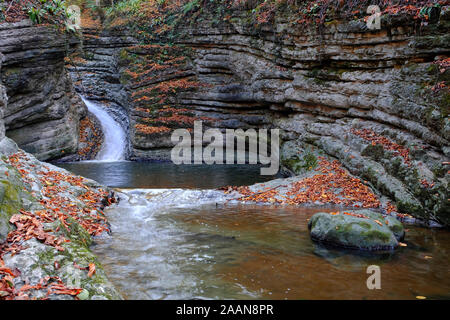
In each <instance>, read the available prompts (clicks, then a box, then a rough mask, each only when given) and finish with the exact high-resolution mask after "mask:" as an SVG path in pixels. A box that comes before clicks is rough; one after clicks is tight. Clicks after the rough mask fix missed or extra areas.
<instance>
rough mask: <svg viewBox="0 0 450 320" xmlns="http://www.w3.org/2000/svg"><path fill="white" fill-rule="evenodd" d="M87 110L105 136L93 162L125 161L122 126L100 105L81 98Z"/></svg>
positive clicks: (124, 139)
mask: <svg viewBox="0 0 450 320" xmlns="http://www.w3.org/2000/svg"><path fill="white" fill-rule="evenodd" d="M81 99H82V100H83V101H84V103H85V104H86V106H87V108H88V110H89V111H90V112H91V113H93V114H94V115H95V116H96V117H97V119H98V120H99V121H100V124H101V126H102V131H103V134H104V136H105V139H104V141H103V144H102V147H101V149H100V151H99V153H98V154H97V157H96V159H95V160H98V161H119V160H124V159H125V145H126V134H125V131H124V129H123V128H122V126H121V125H120V124H119V123H117V121H116V120H114V118H113V117H111V116H110V115H109V114H108V112H106V110H104V109H103V108H102V106H101V104H99V103H97V102H94V101H90V100H87V99H85V98H84V97H81Z"/></svg>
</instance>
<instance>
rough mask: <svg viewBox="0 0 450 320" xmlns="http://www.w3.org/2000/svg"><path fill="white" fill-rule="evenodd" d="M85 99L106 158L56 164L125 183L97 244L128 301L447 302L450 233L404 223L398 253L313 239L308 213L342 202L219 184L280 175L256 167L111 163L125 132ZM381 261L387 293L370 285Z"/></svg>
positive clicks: (113, 184) (120, 155)
mask: <svg viewBox="0 0 450 320" xmlns="http://www.w3.org/2000/svg"><path fill="white" fill-rule="evenodd" d="M85 102H86V104H87V105H88V107H89V110H90V111H91V112H92V113H94V114H95V115H96V116H97V117H98V118H99V119H100V121H101V123H102V127H103V130H104V133H105V143H104V146H103V147H102V150H101V152H100V154H99V157H98V160H102V161H86V162H78V163H65V164H59V166H61V167H64V168H66V169H68V170H70V171H72V172H74V173H75V174H79V175H83V176H85V177H88V178H92V179H95V180H97V181H99V182H100V183H102V184H105V185H108V186H110V187H116V188H121V189H118V191H119V192H120V197H121V201H120V203H119V204H118V205H115V206H112V207H110V208H108V209H106V210H105V213H106V215H107V216H108V219H109V222H110V224H111V230H112V234H111V235H108V234H103V235H102V236H100V237H98V238H96V239H95V243H94V245H93V246H92V250H93V252H94V253H95V254H96V255H97V256H98V257H99V259H100V261H101V263H102V265H103V266H104V268H105V270H106V272H107V274H108V277H109V279H110V280H111V281H112V282H113V283H114V284H115V286H116V287H117V288H118V289H119V291H121V293H122V294H123V296H124V297H125V298H127V299H415V297H416V296H419V295H420V296H425V297H427V298H429V299H450V270H449V267H448V256H449V254H450V232H449V231H447V230H439V229H425V228H420V227H416V226H408V225H407V226H405V227H406V238H405V243H406V244H407V247H400V248H399V249H397V250H396V251H394V252H380V253H368V252H357V251H349V250H339V249H333V248H326V247H324V246H322V245H319V244H316V243H314V242H313V241H311V239H310V237H309V232H308V229H307V223H308V219H309V218H310V217H311V216H312V215H313V214H314V213H316V212H319V211H336V209H337V208H332V207H327V208H317V207H316V208H314V207H276V206H258V205H248V204H247V205H243V204H240V203H239V202H237V201H229V202H228V201H226V199H225V198H224V195H223V194H222V193H220V192H218V191H215V190H212V189H214V188H217V187H221V186H225V185H250V184H253V183H256V182H264V181H267V180H270V179H273V178H274V177H270V176H261V175H259V167H257V166H249V165H235V166H223V165H222V166H220V165H212V166H207V165H195V166H194V165H191V166H176V165H174V164H172V163H159V162H142V163H137V162H130V161H112V160H123V158H124V156H123V155H124V147H123V148H122V146H124V145H125V142H124V141H125V136H124V132H123V130H122V133H120V132H117V131H120V130H121V128H120V126H119V125H118V124H117V123H114V119H112V118H111V117H110V116H109V115H108V114H107V113H106V112H105V111H104V110H103V109H102V108H101V106H99V105H97V104H95V103H91V102H89V101H85ZM108 117H109V118H108ZM117 126H119V128H117ZM121 141H122V142H123V143H121ZM374 264H375V265H378V266H380V268H381V290H369V289H368V288H367V286H366V280H367V278H368V276H369V275H368V274H367V273H366V269H367V267H368V266H369V265H374Z"/></svg>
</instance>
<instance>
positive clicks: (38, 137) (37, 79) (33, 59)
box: [0, 20, 86, 160]
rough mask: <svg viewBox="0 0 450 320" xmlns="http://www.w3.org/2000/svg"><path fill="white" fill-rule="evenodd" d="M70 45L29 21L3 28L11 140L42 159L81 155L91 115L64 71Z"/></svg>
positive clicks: (7, 125) (1, 42) (0, 37)
mask: <svg viewBox="0 0 450 320" xmlns="http://www.w3.org/2000/svg"><path fill="white" fill-rule="evenodd" d="M75 40H76V39H75ZM70 42H73V40H70V41H69V39H68V37H67V36H66V35H64V34H62V33H60V32H59V31H58V30H56V29H55V28H54V27H51V26H33V25H32V24H31V22H30V21H28V20H23V21H21V22H16V23H3V24H0V53H1V54H3V56H4V58H3V66H2V69H1V74H0V76H1V82H2V83H3V85H4V86H5V87H6V94H7V97H8V105H7V107H3V108H2V109H3V110H2V112H3V119H4V125H5V129H6V135H7V136H8V137H10V138H11V139H13V140H14V141H15V142H16V143H17V144H18V145H19V146H20V147H21V148H22V149H24V150H25V151H28V152H30V153H33V154H34V155H36V157H37V158H38V159H40V160H50V159H55V158H60V157H61V156H64V155H66V154H71V153H75V152H76V151H77V150H78V131H79V121H80V118H82V117H84V116H85V115H86V111H85V106H84V104H83V103H82V102H81V100H80V98H79V97H78V95H76V94H75V91H74V89H73V87H72V83H71V80H70V78H69V76H68V73H67V71H66V70H65V67H64V57H65V55H66V53H67V50H68V49H69V47H70V46H71V43H70Z"/></svg>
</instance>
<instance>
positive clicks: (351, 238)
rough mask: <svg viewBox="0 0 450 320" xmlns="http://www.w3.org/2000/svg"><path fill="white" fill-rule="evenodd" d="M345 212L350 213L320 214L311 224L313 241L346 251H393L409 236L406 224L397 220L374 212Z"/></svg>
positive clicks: (309, 225) (315, 216)
mask: <svg viewBox="0 0 450 320" xmlns="http://www.w3.org/2000/svg"><path fill="white" fill-rule="evenodd" d="M345 212H346V213H349V214H345V213H344V211H341V212H340V213H339V214H330V213H325V212H319V213H316V214H315V215H314V216H312V217H311V219H310V221H309V223H308V228H309V230H310V235H311V238H312V239H313V240H315V241H318V242H322V243H325V244H328V245H333V246H338V247H344V248H351V249H360V250H391V249H395V248H397V247H398V241H401V240H403V238H404V236H405V232H404V230H403V226H402V224H401V223H400V222H399V221H398V220H396V219H395V218H393V217H389V216H387V217H384V216H383V215H382V214H380V213H377V212H374V211H370V210H358V211H356V210H351V211H345ZM360 215H362V216H360Z"/></svg>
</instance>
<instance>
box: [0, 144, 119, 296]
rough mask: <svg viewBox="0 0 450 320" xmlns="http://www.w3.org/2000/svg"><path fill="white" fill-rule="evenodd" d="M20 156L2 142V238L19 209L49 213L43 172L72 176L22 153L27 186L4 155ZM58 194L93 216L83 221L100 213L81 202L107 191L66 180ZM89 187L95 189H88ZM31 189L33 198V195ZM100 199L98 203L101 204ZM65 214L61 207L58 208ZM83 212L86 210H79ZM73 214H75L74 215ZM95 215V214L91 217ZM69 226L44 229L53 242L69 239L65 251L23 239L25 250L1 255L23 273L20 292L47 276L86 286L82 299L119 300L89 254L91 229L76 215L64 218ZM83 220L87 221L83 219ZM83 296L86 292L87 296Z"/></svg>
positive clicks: (18, 284)
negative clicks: (91, 268) (92, 267)
mask: <svg viewBox="0 0 450 320" xmlns="http://www.w3.org/2000/svg"><path fill="white" fill-rule="evenodd" d="M16 152H21V150H20V149H19V148H18V147H17V145H16V144H15V143H14V142H12V141H11V140H10V139H8V138H4V139H3V140H2V141H0V155H1V158H0V240H1V241H4V240H5V237H6V235H7V233H8V232H9V231H11V230H12V229H13V226H12V224H10V223H9V220H10V217H11V216H12V215H14V214H20V213H19V211H20V210H21V209H24V210H27V211H30V212H33V211H36V210H43V209H45V208H44V207H43V206H42V205H41V203H40V202H39V201H38V199H45V200H46V201H50V202H51V201H52V200H53V199H52V198H49V195H48V194H47V195H46V194H45V193H44V192H43V191H42V188H43V185H42V181H41V180H40V179H39V178H40V177H41V175H42V172H46V171H54V172H57V173H59V174H63V175H68V174H69V172H67V171H66V170H64V169H61V168H58V167H55V166H53V165H51V164H43V163H41V162H40V161H38V160H37V159H36V158H35V157H34V156H32V155H30V154H26V153H22V154H21V158H20V165H21V170H23V172H26V179H25V180H26V181H28V182H29V183H26V182H25V181H24V180H23V179H22V177H21V176H20V174H19V172H18V171H17V169H16V168H14V167H13V166H12V165H10V164H9V163H7V162H6V161H5V160H6V157H7V156H9V155H11V154H13V153H16ZM58 184H59V187H60V188H61V189H60V192H59V193H58V197H61V199H65V201H68V202H69V203H71V205H72V206H74V208H78V209H79V211H77V212H78V214H80V212H85V211H84V210H86V211H87V214H89V215H91V216H89V217H87V216H86V217H84V218H85V219H94V218H93V216H96V215H97V211H96V209H95V207H93V205H88V204H86V203H85V202H83V201H81V200H80V197H82V196H85V195H86V194H87V192H88V190H90V192H98V191H99V190H100V189H102V190H107V188H106V187H104V186H101V185H100V184H98V183H97V182H95V181H93V180H88V179H86V180H83V184H84V186H83V187H81V186H80V185H76V184H74V185H72V184H71V183H69V182H68V181H65V180H62V181H59V182H58ZM89 188H91V189H89ZM30 190H31V191H32V192H33V193H34V194H35V197H34V196H31V194H30ZM101 200H102V199H100V200H99V202H101ZM60 210H62V208H60ZM80 210H83V211H80ZM74 212H75V211H74ZM92 215H93V216H92ZM66 219H67V220H66V221H67V223H66V224H65V225H63V224H62V222H61V221H60V220H55V221H53V222H47V223H46V222H42V225H43V229H45V230H46V232H47V233H49V234H51V235H52V236H54V237H55V238H60V237H63V239H67V240H69V241H68V242H63V243H61V246H62V249H61V248H56V247H55V246H51V245H48V244H46V243H44V242H40V241H38V240H37V239H36V238H31V239H29V240H25V241H22V242H21V243H20V245H21V246H22V248H23V249H22V250H20V251H19V252H17V253H15V254H11V253H9V252H7V253H5V254H4V255H3V261H4V262H5V266H6V267H7V268H11V269H12V270H14V269H15V268H17V269H18V270H20V274H19V275H18V276H17V277H15V278H14V285H15V287H16V288H17V289H20V287H21V286H23V285H24V284H25V283H28V284H31V285H35V284H38V283H39V281H41V280H42V279H44V278H45V277H59V278H60V279H61V280H62V281H63V283H64V284H65V285H66V286H67V287H68V288H82V289H83V292H84V293H83V292H82V296H81V297H82V298H86V299H88V298H89V297H91V298H94V297H96V299H121V295H120V293H118V292H117V290H116V289H115V288H114V286H113V285H112V284H111V282H109V280H108V278H107V277H106V274H105V272H104V270H103V268H102V266H101V263H100V262H99V261H98V260H97V258H96V256H95V255H93V254H92V252H91V251H90V250H89V246H90V245H91V243H92V238H91V235H90V234H89V233H88V231H87V230H86V229H85V228H84V227H83V226H82V225H81V222H80V223H79V220H76V219H75V218H73V217H72V216H67V217H66ZM84 222H85V220H84ZM92 263H93V264H95V273H94V274H93V275H92V276H90V277H89V276H88V272H87V269H88V266H89V264H92ZM85 292H88V294H86V293H85ZM27 294H28V295H29V297H30V298H42V297H44V296H45V294H46V290H31V291H29V292H28V291H27ZM49 298H50V299H73V297H72V296H70V295H58V294H52V295H50V296H49Z"/></svg>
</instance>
